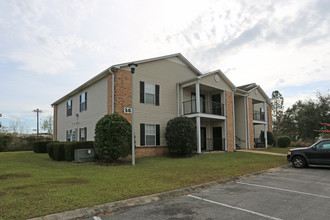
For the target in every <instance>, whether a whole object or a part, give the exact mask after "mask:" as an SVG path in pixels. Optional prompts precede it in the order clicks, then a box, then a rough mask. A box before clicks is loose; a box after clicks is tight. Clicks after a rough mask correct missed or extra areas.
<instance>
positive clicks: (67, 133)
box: [65, 130, 69, 141]
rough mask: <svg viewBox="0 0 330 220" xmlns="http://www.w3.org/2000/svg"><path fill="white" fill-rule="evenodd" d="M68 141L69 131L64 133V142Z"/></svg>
mask: <svg viewBox="0 0 330 220" xmlns="http://www.w3.org/2000/svg"><path fill="white" fill-rule="evenodd" d="M68 139H69V131H68V130H67V131H66V140H65V141H68Z"/></svg>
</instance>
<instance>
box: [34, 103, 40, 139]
mask: <svg viewBox="0 0 330 220" xmlns="http://www.w3.org/2000/svg"><path fill="white" fill-rule="evenodd" d="M33 112H36V113H37V139H38V138H39V113H41V112H42V111H41V110H40V109H38V108H37V109H35V110H33Z"/></svg>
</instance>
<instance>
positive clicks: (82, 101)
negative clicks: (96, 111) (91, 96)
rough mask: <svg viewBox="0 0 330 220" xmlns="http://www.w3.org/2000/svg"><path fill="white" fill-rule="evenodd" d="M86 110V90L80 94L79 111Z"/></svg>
mask: <svg viewBox="0 0 330 220" xmlns="http://www.w3.org/2000/svg"><path fill="white" fill-rule="evenodd" d="M86 110H87V92H84V93H82V94H81V95H80V112H82V111H86Z"/></svg>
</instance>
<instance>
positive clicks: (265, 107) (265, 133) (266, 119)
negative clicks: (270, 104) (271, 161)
mask: <svg viewBox="0 0 330 220" xmlns="http://www.w3.org/2000/svg"><path fill="white" fill-rule="evenodd" d="M264 112H265V114H264V115H265V122H266V124H265V126H264V131H265V132H264V135H265V147H266V148H268V144H267V143H268V140H267V131H268V130H267V128H268V117H267V103H266V102H264Z"/></svg>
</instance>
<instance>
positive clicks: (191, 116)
mask: <svg viewBox="0 0 330 220" xmlns="http://www.w3.org/2000/svg"><path fill="white" fill-rule="evenodd" d="M185 117H187V118H196V117H200V118H210V119H219V120H226V117H225V116H221V115H212V114H205V113H193V114H189V115H185Z"/></svg>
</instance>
